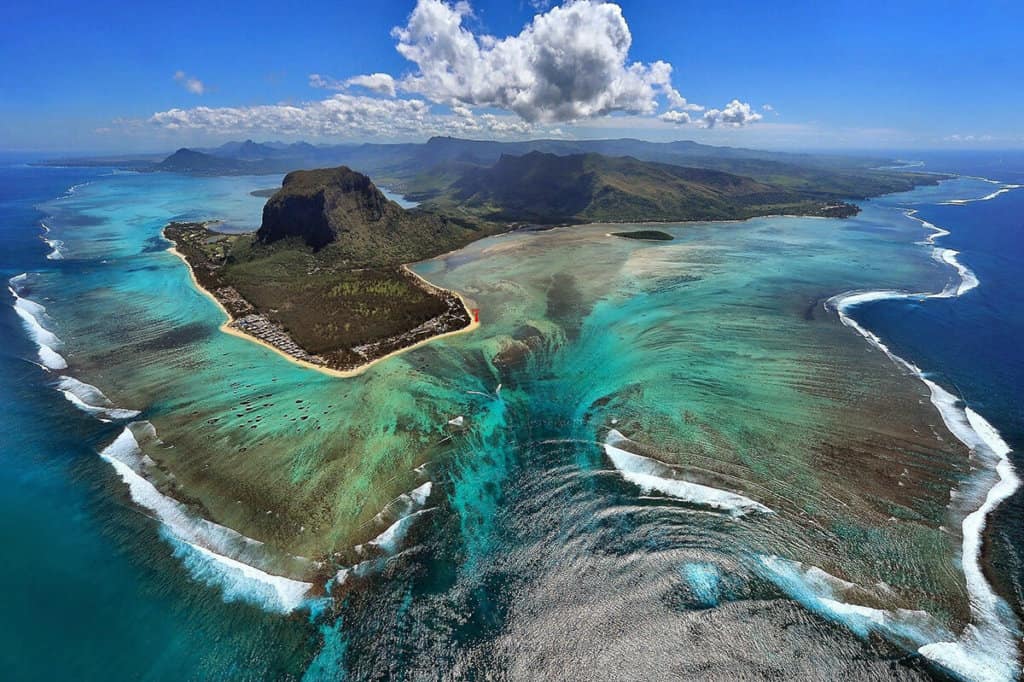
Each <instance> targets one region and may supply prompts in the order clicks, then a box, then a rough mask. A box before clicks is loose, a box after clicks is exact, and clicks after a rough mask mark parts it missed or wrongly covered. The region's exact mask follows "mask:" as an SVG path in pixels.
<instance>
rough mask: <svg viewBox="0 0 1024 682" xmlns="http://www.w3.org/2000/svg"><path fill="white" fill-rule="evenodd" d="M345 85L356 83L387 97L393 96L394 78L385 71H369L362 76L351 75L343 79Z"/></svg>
mask: <svg viewBox="0 0 1024 682" xmlns="http://www.w3.org/2000/svg"><path fill="white" fill-rule="evenodd" d="M345 85H349V86H352V85H358V86H359V87H361V88H366V89H367V90H370V91H372V92H376V93H378V94H381V95H387V96H388V97H394V96H395V79H394V78H392V77H391V75H390V74H386V73H370V74H366V75H364V76H353V77H352V78H349V79H348V80H346V81H345Z"/></svg>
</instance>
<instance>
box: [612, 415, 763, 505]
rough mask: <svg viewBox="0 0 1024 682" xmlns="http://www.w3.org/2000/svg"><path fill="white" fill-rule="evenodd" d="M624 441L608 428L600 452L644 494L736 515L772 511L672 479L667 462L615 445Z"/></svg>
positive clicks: (735, 496)
mask: <svg viewBox="0 0 1024 682" xmlns="http://www.w3.org/2000/svg"><path fill="white" fill-rule="evenodd" d="M628 442H629V439H628V438H626V437H625V436H623V435H622V434H621V433H619V431H618V430H616V429H612V430H611V431H609V432H608V436H607V437H606V439H605V443H604V452H605V454H606V455H608V459H610V460H611V461H612V464H613V465H615V468H616V469H617V470H618V471H619V473H620V474H622V477H623V478H624V479H626V480H627V481H629V482H630V483H633V484H634V485H637V486H639V487H640V489H641V490H642V491H643V492H644V493H650V492H652V491H654V492H659V493H661V494H663V495H668V496H670V497H674V498H676V499H680V500H683V501H685V502H688V503H690V504H693V505H697V506H701V507H710V508H712V509H717V510H719V511H724V512H728V513H729V514H730V515H732V516H736V517H739V516H743V515H745V514H748V513H750V512H757V513H761V514H772V513H773V512H772V510H771V509H769V508H768V507H766V506H764V505H763V504H761V503H760V502H755V501H754V500H752V499H750V498H749V497H744V496H743V495H739V494H737V493H732V492H729V491H728V490H721V489H719V488H712V487H711V486H707V485H701V484H699V483H691V482H689V481H684V480H681V479H678V478H675V477H674V476H675V470H674V469H673V468H672V467H670V466H668V465H667V464H663V463H661V462H659V461H658V460H655V459H651V458H650V457H643V456H641V455H636V454H633V453H632V452H629V451H627V450H624V449H622V448H621V447H619V446H620V445H622V444H625V443H628Z"/></svg>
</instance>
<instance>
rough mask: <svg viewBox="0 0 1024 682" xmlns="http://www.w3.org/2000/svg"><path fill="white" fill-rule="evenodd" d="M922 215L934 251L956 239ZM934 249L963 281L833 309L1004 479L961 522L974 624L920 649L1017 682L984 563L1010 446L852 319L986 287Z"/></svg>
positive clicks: (1005, 618)
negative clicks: (906, 375) (872, 305)
mask: <svg viewBox="0 0 1024 682" xmlns="http://www.w3.org/2000/svg"><path fill="white" fill-rule="evenodd" d="M1006 189H1016V186H1014V187H1009V188H1006V187H1004V188H1003V189H1002V190H1000V191H998V192H994V193H993V194H992V195H989V196H988V197H983V198H982V199H979V200H978V201H981V200H987V199H990V198H994V197H995V196H997V195H998V194H1000V193H1002V191H1003V190H1006ZM956 201H967V200H956ZM915 213H916V211H908V212H907V213H906V215H907V216H908V217H910V218H912V219H914V220H917V221H918V222H920V223H921V224H922V225H923V226H924V227H925V228H927V229H930V230H932V235H931V236H930V237H929V238H928V239H926V242H927V243H928V244H931V245H934V243H935V240H936V239H938V238H940V237H943V236H945V235H948V234H949V231H948V230H944V229H942V228H939V227H936V226H935V225H932V224H931V223H929V222H927V221H925V220H922V219H921V218H918V217H917V216H916V215H915ZM933 249H934V251H933V257H934V258H935V259H936V260H938V261H940V262H943V263H946V264H947V265H950V266H952V267H953V268H955V269H956V272H957V274H958V275H959V282H957V283H954V284H950V285H947V286H946V287H945V288H944V289H943V290H942V291H941V292H938V293H924V294H921V293H916V294H911V293H906V292H900V291H892V290H887V291H862V292H849V293H846V294H840V295H838V296H834V297H832V298H831V299H829V300H828V302H827V304H826V305H827V306H828V307H831V308H833V309H834V310H835V311H836V312H837V313H838V315H839V319H840V320H841V321H842V323H843V324H844V325H846V326H847V327H850V328H852V329H854V330H855V331H857V332H858V333H859V334H860V335H861V336H863V337H864V338H865V339H867V340H868V342H869V343H870V344H871V345H873V346H875V347H876V348H878V349H879V350H881V351H882V352H884V353H885V354H886V355H887V356H888V357H889V358H890V359H891V360H892V361H893V362H894V363H896V364H897V365H899V366H901V367H903V368H905V369H906V370H907V371H908V372H910V373H911V374H913V375H915V376H917V377H918V378H919V379H920V380H921V381H922V382H923V383H924V384H925V386H927V387H928V390H929V393H930V400H931V402H932V404H933V405H934V406H935V408H936V409H937V410H938V412H939V415H940V416H941V417H942V421H943V423H944V424H945V425H946V428H947V429H949V431H950V433H952V434H953V435H954V436H955V437H956V438H957V440H959V441H960V442H962V443H963V444H964V445H965V446H967V447H968V448H969V449H970V450H971V453H972V455H973V456H974V457H975V458H976V459H977V460H978V461H979V462H980V463H981V464H982V465H984V466H985V467H986V468H987V469H988V470H990V471H991V470H993V469H994V470H995V473H996V474H997V476H998V480H997V481H996V483H995V484H994V485H993V486H992V487H991V488H990V489H989V490H988V492H987V494H986V496H985V499H984V500H983V501H982V502H981V503H980V505H979V507H978V508H977V509H976V510H974V511H973V512H971V513H970V514H968V515H967V516H966V517H965V518H964V519H963V521H962V531H963V543H962V555H963V556H962V562H961V563H962V567H963V572H964V578H965V581H966V587H967V593H968V597H969V600H970V607H971V616H972V623H971V624H969V625H968V626H967V627H966V628H965V629H964V632H963V633H961V635H960V637H959V638H956V637H953V636H950V637H949V640H950V641H939V642H936V641H931V642H930V643H927V644H924V645H922V646H920V648H919V649H918V651H919V652H920V653H921V655H923V656H925V657H927V658H929V659H931V660H933V661H935V662H936V663H939V664H940V665H943V666H945V667H946V668H948V669H950V670H953V671H954V672H956V673H957V674H958V675H961V676H963V677H965V678H967V679H971V680H1011V679H1015V678H1016V676H1017V674H1018V673H1019V672H1020V662H1019V659H1018V639H1019V637H1020V633H1019V632H1018V628H1017V624H1016V619H1015V618H1014V617H1013V615H1012V614H1011V612H1010V610H1009V607H1008V606H1007V605H1006V603H1005V602H1004V601H1003V600H1002V598H1000V597H999V596H998V595H997V594H996V593H995V591H994V590H993V589H992V586H991V585H989V584H988V581H987V580H986V579H985V576H984V573H983V571H982V568H981V560H980V556H981V547H982V540H983V537H982V534H983V531H984V529H985V522H986V518H987V516H988V514H989V513H991V512H992V511H993V510H994V509H995V508H996V507H997V506H999V504H1000V503H1001V502H1002V501H1003V500H1005V499H1006V498H1008V497H1009V496H1010V495H1012V494H1013V492H1014V491H1015V490H1017V488H1018V487H1019V486H1020V480H1019V478H1018V477H1017V474H1016V473H1015V472H1014V469H1013V464H1012V463H1011V462H1010V460H1009V456H1008V455H1009V452H1010V448H1009V446H1008V445H1007V444H1006V442H1005V441H1004V440H1003V438H1002V436H1000V435H999V432H998V431H997V430H996V429H995V428H994V427H993V426H992V425H991V424H990V423H989V422H988V421H986V420H985V419H984V418H983V417H982V416H981V415H979V414H978V413H977V412H975V411H974V410H972V409H971V408H970V407H967V406H965V405H963V403H962V402H961V401H960V400H959V399H958V398H957V397H956V396H954V395H953V394H952V393H950V392H949V391H947V390H946V389H944V388H943V387H941V386H939V385H938V384H937V383H936V382H934V381H932V380H931V379H929V378H928V377H927V376H926V375H925V373H924V372H923V371H922V370H921V368H919V367H918V366H917V365H915V364H914V363H912V362H910V361H908V360H905V359H904V358H901V357H900V356H898V355H896V354H895V353H893V352H892V351H891V350H890V349H889V347H888V346H886V345H885V343H884V342H883V341H882V339H881V338H879V336H878V335H877V334H875V333H873V332H871V331H870V330H868V329H866V328H864V327H863V326H862V325H861V324H860V323H858V322H857V321H856V320H854V319H853V318H852V317H851V315H850V311H851V310H852V309H853V308H855V307H857V306H859V305H862V304H864V303H868V302H871V301H879V300H891V299H908V298H916V299H921V298H955V297H959V296H962V295H963V294H965V293H967V292H968V291H970V290H972V289H974V288H976V287H977V286H978V285H979V284H980V282H979V280H978V278H977V277H976V276H975V274H974V273H973V272H972V271H971V270H970V269H969V268H967V267H966V266H965V265H963V264H962V263H960V261H959V260H957V255H958V253H957V252H956V251H954V250H952V249H939V248H938V247H934V246H933Z"/></svg>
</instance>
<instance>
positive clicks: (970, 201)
mask: <svg viewBox="0 0 1024 682" xmlns="http://www.w3.org/2000/svg"><path fill="white" fill-rule="evenodd" d="M987 182H991V183H993V184H999V183H998V182H997V181H995V180H987ZM1022 187H1024V185H1003V186H1002V187H1000V188H999V189H997V190H996V191H995V192H992V193H991V194H986V195H985V196H983V197H978V198H977V199H950V200H949V201H943V202H941V205H942V206H964V205H966V204H973V203H974V202H976V201H992V200H993V199H995V198H996V197H998V196H999V195H1000V194H1006V193H1007V192H1010V191H1012V190H1015V189H1020V188H1022Z"/></svg>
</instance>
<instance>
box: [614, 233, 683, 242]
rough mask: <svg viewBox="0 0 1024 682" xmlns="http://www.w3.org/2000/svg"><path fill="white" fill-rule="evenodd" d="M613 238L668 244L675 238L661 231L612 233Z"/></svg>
mask: <svg viewBox="0 0 1024 682" xmlns="http://www.w3.org/2000/svg"><path fill="white" fill-rule="evenodd" d="M612 236H613V237H622V238H623V239H637V240H639V241H646V242H670V241H672V240H673V239H675V237H673V236H672V235H670V234H669V233H668V232H662V231H661V230H633V231H632V232H612Z"/></svg>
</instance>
